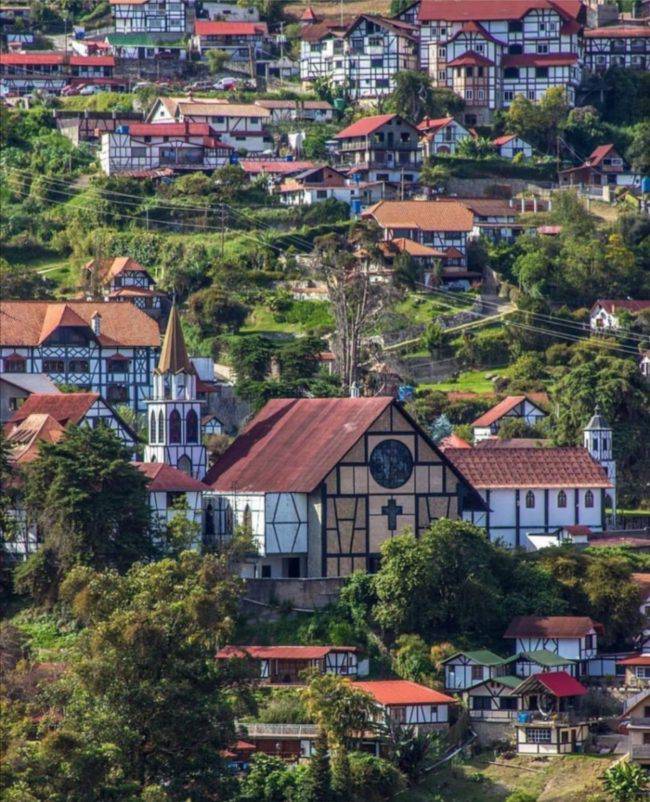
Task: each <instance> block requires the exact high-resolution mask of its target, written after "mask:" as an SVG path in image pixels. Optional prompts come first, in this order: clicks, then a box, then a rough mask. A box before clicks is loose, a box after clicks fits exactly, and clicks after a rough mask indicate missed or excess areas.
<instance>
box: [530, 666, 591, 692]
mask: <svg viewBox="0 0 650 802" xmlns="http://www.w3.org/2000/svg"><path fill="white" fill-rule="evenodd" d="M533 676H534V677H535V679H536V680H537V681H538V682H540V683H541V684H542V685H543V686H544V687H545V688H546V689H547V690H548V691H550V692H551V693H552V694H553V696H557V697H559V698H563V697H565V696H584V695H585V694H586V693H587V689H586V688H585V686H584V685H582V683H580V682H578V680H577V679H576V678H575V677H572V676H571V674H567V672H566V671H543V672H542V673H541V674H534V675H533Z"/></svg>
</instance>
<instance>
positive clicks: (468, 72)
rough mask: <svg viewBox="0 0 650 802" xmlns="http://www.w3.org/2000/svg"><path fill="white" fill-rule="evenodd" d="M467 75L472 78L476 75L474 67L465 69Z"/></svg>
mask: <svg viewBox="0 0 650 802" xmlns="http://www.w3.org/2000/svg"><path fill="white" fill-rule="evenodd" d="M465 75H466V76H467V77H468V78H471V77H472V76H473V75H474V67H465Z"/></svg>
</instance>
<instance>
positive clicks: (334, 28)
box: [300, 14, 418, 101]
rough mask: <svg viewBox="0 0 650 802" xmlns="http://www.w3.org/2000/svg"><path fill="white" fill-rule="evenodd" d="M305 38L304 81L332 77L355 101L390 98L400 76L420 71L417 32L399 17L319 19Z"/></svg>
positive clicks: (306, 29) (302, 53) (306, 30)
mask: <svg viewBox="0 0 650 802" xmlns="http://www.w3.org/2000/svg"><path fill="white" fill-rule="evenodd" d="M300 38H301V43H300V80H301V81H302V82H303V83H304V84H311V83H312V82H313V81H315V80H317V79H318V78H323V77H327V78H330V79H331V80H332V81H333V83H334V85H336V86H340V87H344V88H345V89H346V93H347V95H348V96H349V98H350V100H353V101H356V100H360V99H366V98H380V97H383V96H385V95H389V94H390V93H391V92H392V91H393V90H394V89H395V75H396V74H397V73H398V72H400V71H402V70H415V69H417V61H418V58H417V31H416V28H415V26H414V25H411V24H410V23H405V22H403V21H400V20H397V19H388V18H387V17H380V16H375V15H372V14H361V15H360V16H357V17H354V18H352V19H347V20H346V19H343V18H338V19H330V20H321V21H315V22H313V23H312V22H310V23H309V24H306V25H304V26H303V27H302V30H301V32H300Z"/></svg>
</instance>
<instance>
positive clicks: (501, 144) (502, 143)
mask: <svg viewBox="0 0 650 802" xmlns="http://www.w3.org/2000/svg"><path fill="white" fill-rule="evenodd" d="M492 145H493V146H494V149H495V150H496V152H497V153H498V154H499V156H501V158H502V159H514V157H515V156H517V155H518V154H519V153H521V154H522V155H523V157H524V159H532V158H533V147H532V145H529V144H528V142H525V141H524V140H523V139H522V138H521V137H520V136H519V135H518V134H503V135H502V136H498V137H497V138H496V139H493V140H492Z"/></svg>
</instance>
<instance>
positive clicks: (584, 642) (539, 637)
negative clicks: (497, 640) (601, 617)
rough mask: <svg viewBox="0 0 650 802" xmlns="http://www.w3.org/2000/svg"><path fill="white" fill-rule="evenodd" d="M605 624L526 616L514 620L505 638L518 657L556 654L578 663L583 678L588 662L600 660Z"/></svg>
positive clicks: (577, 618)
mask: <svg viewBox="0 0 650 802" xmlns="http://www.w3.org/2000/svg"><path fill="white" fill-rule="evenodd" d="M603 633H604V630H603V626H602V624H599V623H597V622H596V621H593V620H592V619H591V618H588V617H586V616H568V615H557V616H537V615H522V616H517V617H516V618H513V619H512V621H511V622H510V625H509V626H508V629H507V630H506V631H505V633H504V635H503V637H504V638H505V639H506V640H512V641H514V649H515V654H522V653H524V652H526V653H530V652H539V651H540V650H542V649H543V650H544V651H548V652H553V653H555V654H557V655H559V656H560V657H564V658H566V659H567V660H575V661H577V671H578V675H579V676H584V675H586V674H587V661H589V660H590V659H591V658H594V657H596V653H597V652H598V635H603Z"/></svg>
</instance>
